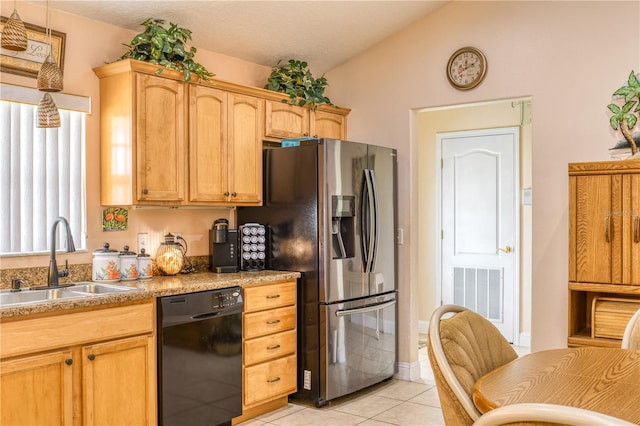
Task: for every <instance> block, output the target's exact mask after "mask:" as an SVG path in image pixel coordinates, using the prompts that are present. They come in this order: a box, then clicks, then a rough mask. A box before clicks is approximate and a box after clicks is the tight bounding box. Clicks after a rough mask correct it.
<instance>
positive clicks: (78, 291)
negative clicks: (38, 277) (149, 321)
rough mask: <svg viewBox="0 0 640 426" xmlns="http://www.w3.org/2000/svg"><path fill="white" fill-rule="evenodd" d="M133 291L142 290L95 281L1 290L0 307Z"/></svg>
mask: <svg viewBox="0 0 640 426" xmlns="http://www.w3.org/2000/svg"><path fill="white" fill-rule="evenodd" d="M132 291H140V289H138V288H134V287H123V286H118V285H112V284H103V283H94V282H80V283H77V284H75V285H72V286H69V287H61V288H55V289H38V290H28V289H25V290H22V291H17V292H9V291H2V292H0V307H8V306H13V305H25V304H33V303H43V302H49V301H53V300H60V299H65V300H68V299H81V298H86V297H96V296H99V295H105V294H117V293H125V292H132Z"/></svg>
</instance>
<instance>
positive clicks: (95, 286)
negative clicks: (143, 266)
mask: <svg viewBox="0 0 640 426" xmlns="http://www.w3.org/2000/svg"><path fill="white" fill-rule="evenodd" d="M68 290H70V291H74V292H78V293H89V294H110V293H125V292H129V291H139V290H140V289H138V288H135V287H124V286H119V285H113V284H103V283H94V282H84V283H77V284H75V285H73V286H71V287H68Z"/></svg>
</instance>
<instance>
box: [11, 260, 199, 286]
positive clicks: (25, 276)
mask: <svg viewBox="0 0 640 426" xmlns="http://www.w3.org/2000/svg"><path fill="white" fill-rule="evenodd" d="M187 260H188V261H190V262H191V264H192V265H193V267H194V268H195V272H201V271H205V270H207V269H208V268H209V256H189V257H187ZM91 268H92V265H91V264H81V265H69V276H68V277H65V278H60V280H59V281H60V284H68V283H73V282H78V281H91ZM48 274H49V267H48V266H40V267H35V268H16V269H2V270H0V289H3V288H11V280H13V279H14V278H19V279H21V280H24V281H25V283H24V286H25V287H38V286H45V285H47V275H48ZM153 274H154V275H161V274H160V272H159V271H158V268H157V267H156V265H155V262H154V264H153Z"/></svg>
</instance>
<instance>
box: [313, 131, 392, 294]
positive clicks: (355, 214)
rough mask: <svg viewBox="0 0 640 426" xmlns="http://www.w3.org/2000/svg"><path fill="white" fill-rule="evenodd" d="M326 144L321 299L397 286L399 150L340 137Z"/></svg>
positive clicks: (387, 290)
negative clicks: (397, 171)
mask: <svg viewBox="0 0 640 426" xmlns="http://www.w3.org/2000/svg"><path fill="white" fill-rule="evenodd" d="M321 146H322V147H323V149H324V155H322V158H323V159H324V167H323V168H322V167H321V168H320V170H324V173H323V174H322V175H321V176H323V179H324V182H321V185H319V188H324V189H325V191H324V192H323V193H322V197H321V199H320V202H321V209H320V211H321V212H322V213H321V215H322V225H321V227H320V231H321V234H320V235H321V236H322V239H323V241H324V244H322V247H325V250H324V253H325V257H324V265H325V274H324V277H325V279H324V283H325V284H324V286H323V288H322V289H321V294H320V300H321V301H324V302H328V303H331V302H336V301H341V300H349V299H354V298H359V297H366V296H372V295H375V294H381V293H385V292H389V291H393V290H395V289H396V267H395V265H396V247H395V244H396V242H395V229H396V199H395V194H396V191H395V187H396V153H395V150H393V149H390V148H384V147H377V146H372V145H366V144H361V143H356V142H347V141H339V140H324V141H323V143H322V144H321Z"/></svg>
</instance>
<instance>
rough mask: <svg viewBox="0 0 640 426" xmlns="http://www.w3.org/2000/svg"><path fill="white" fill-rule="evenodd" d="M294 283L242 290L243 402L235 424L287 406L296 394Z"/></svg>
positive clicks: (251, 287)
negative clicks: (289, 396) (288, 398)
mask: <svg viewBox="0 0 640 426" xmlns="http://www.w3.org/2000/svg"><path fill="white" fill-rule="evenodd" d="M296 318H297V315H296V282H295V281H288V282H283V283H276V284H268V285H256V286H253V285H252V286H248V287H245V288H244V313H243V354H242V356H243V381H242V384H243V401H242V411H243V414H242V416H241V417H236V418H235V419H233V423H234V424H237V423H240V422H242V421H245V420H247V419H250V418H252V417H255V416H257V415H259V414H262V413H265V412H267V411H271V410H274V409H276V408H279V407H283V406H286V405H287V397H288V395H289V394H292V393H294V392H296V390H297V354H296V342H297V339H296V333H297V331H296Z"/></svg>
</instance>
